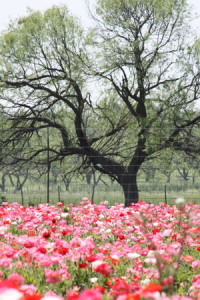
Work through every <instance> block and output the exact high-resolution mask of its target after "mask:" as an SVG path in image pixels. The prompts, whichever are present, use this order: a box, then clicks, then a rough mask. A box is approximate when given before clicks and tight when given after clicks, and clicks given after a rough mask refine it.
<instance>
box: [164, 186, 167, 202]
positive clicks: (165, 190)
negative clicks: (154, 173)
mask: <svg viewBox="0 0 200 300" xmlns="http://www.w3.org/2000/svg"><path fill="white" fill-rule="evenodd" d="M164 192H165V204H167V186H166V185H165V188H164Z"/></svg>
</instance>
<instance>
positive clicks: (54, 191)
mask: <svg viewBox="0 0 200 300" xmlns="http://www.w3.org/2000/svg"><path fill="white" fill-rule="evenodd" d="M145 171H146V170H145V169H144V170H142V171H141V172H140V174H139V175H138V180H137V183H138V189H139V198H140V200H143V201H146V202H148V203H159V202H163V203H167V204H170V205H171V204H173V203H174V201H175V199H176V198H177V197H184V198H185V200H186V201H188V202H194V203H197V204H200V176H198V175H195V176H190V175H188V176H187V178H183V177H180V174H179V172H178V171H177V170H175V171H174V172H173V173H172V174H171V178H170V180H169V178H165V177H166V176H165V175H162V173H161V172H160V170H156V171H155V172H154V175H153V176H152V177H150V178H146V176H145ZM188 173H189V172H188ZM37 175H38V174H37V172H36V171H35V170H34V169H33V170H30V169H29V170H28V173H26V174H25V173H23V172H21V173H20V172H19V173H17V172H13V171H12V172H10V173H9V172H8V170H6V169H5V168H4V169H3V170H1V169H0V188H1V190H0V197H1V201H5V200H6V201H8V202H19V203H21V204H22V205H37V204H39V203H45V202H49V203H51V204H55V203H57V202H59V201H62V202H65V203H66V204H70V203H72V204H78V203H79V202H80V201H81V199H82V197H88V198H89V199H91V200H92V201H93V203H99V202H101V201H108V203H109V205H113V204H115V203H123V202H124V194H123V190H122V188H121V187H120V185H119V184H118V183H116V182H113V181H112V180H111V179H110V178H109V177H108V176H105V175H102V174H100V173H98V172H95V173H92V174H90V178H89V177H88V176H87V174H86V175H82V176H81V177H80V176H79V177H76V176H74V177H72V178H67V177H66V176H63V175H64V174H61V173H57V174H56V176H55V174H53V172H51V169H50V172H49V178H48V174H44V175H42V176H40V177H38V176H37Z"/></svg>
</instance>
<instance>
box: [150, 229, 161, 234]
mask: <svg viewBox="0 0 200 300" xmlns="http://www.w3.org/2000/svg"><path fill="white" fill-rule="evenodd" d="M151 232H152V233H153V234H156V233H157V232H160V228H153V229H152V230H151Z"/></svg>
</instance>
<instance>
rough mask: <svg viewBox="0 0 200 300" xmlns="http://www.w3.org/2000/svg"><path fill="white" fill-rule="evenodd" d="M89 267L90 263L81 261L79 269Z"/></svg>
mask: <svg viewBox="0 0 200 300" xmlns="http://www.w3.org/2000/svg"><path fill="white" fill-rule="evenodd" d="M87 267H88V264H86V263H81V264H79V265H78V268H79V269H86V268H87Z"/></svg>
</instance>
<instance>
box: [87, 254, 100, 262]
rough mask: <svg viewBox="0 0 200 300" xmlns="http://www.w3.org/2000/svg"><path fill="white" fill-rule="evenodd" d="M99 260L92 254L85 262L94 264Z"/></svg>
mask: <svg viewBox="0 0 200 300" xmlns="http://www.w3.org/2000/svg"><path fill="white" fill-rule="evenodd" d="M97 259H98V258H97V256H96V254H91V255H90V256H87V257H86V258H85V260H86V261H88V262H93V261H95V260H97Z"/></svg>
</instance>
